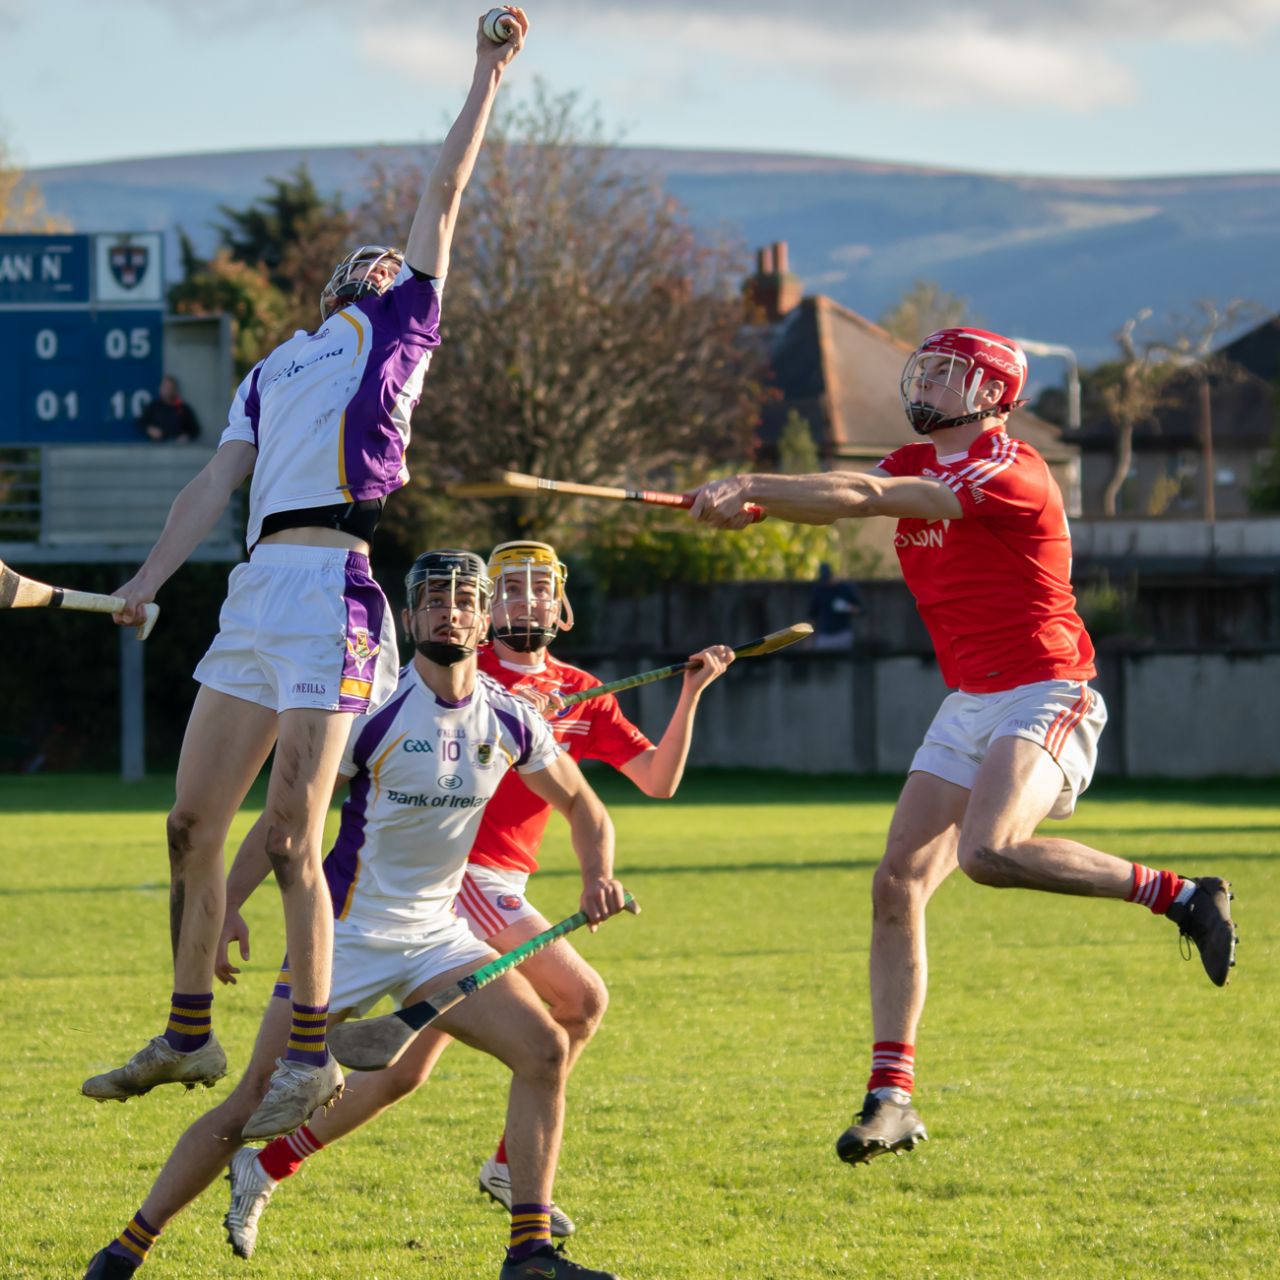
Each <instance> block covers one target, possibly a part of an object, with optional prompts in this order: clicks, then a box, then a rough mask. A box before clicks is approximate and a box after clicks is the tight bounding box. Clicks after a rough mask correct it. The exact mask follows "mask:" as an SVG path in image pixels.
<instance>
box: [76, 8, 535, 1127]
mask: <svg viewBox="0 0 1280 1280" xmlns="http://www.w3.org/2000/svg"><path fill="white" fill-rule="evenodd" d="M508 12H509V13H510V15H511V23H510V37H509V39H507V40H506V41H505V42H503V43H495V42H494V41H492V40H491V39H489V38H488V37H486V36H485V34H484V31H483V19H482V20H481V29H479V30H478V31H477V36H476V65H475V72H474V75H473V78H472V82H471V88H470V91H469V93H468V95H467V98H466V101H465V103H464V104H463V107H462V110H461V112H460V114H459V115H458V118H457V119H456V120H455V122H454V124H453V126H452V127H451V128H450V130H449V132H448V134H447V136H446V137H445V140H444V142H443V144H442V146H441V148H440V153H439V155H438V156H437V158H436V162H435V164H434V166H433V168H432V170H431V173H430V174H429V176H428V178H427V182H426V187H425V190H424V191H423V194H422V198H421V202H420V203H419V206H418V210H417V213H416V215H415V217H414V220H413V225H412V226H411V228H410V230H409V238H408V241H407V243H406V245H405V249H404V252H403V253H401V252H400V251H399V250H397V249H392V248H388V247H385V246H380V245H364V246H362V247H361V248H359V249H357V250H355V251H354V252H353V253H351V254H349V255H348V256H347V257H346V258H345V259H343V261H342V262H341V263H340V264H339V265H338V267H337V269H336V270H335V271H334V273H333V276H332V277H331V279H330V280H329V283H328V284H327V285H326V287H325V289H324V291H323V294H322V296H321V300H320V307H321V317H322V318H321V324H320V327H319V328H318V329H317V330H316V331H315V332H314V333H306V332H301V331H300V332H298V333H297V334H295V335H294V336H293V337H292V338H290V339H289V340H288V341H286V342H284V343H282V344H281V345H280V346H279V347H277V348H276V349H275V350H274V351H273V352H271V354H270V355H268V356H267V357H266V358H265V359H264V360H262V361H260V362H259V363H258V364H257V365H255V366H254V368H253V370H252V371H251V372H250V373H249V375H248V377H246V378H245V379H244V381H243V382H242V383H241V385H240V388H239V391H238V392H237V393H236V397H235V400H234V402H233V404H232V408H231V414H230V418H229V422H228V425H227V428H226V430H225V431H224V432H223V435H222V442H221V444H220V446H219V448H218V451H217V453H216V454H215V455H214V457H213V458H212V459H211V460H210V462H209V464H208V465H207V466H206V467H205V469H204V470H203V471H202V472H201V473H200V475H198V476H197V477H196V478H195V479H194V480H193V481H192V482H191V483H190V484H189V485H188V486H187V487H186V488H185V489H184V490H183V491H182V493H180V494H179V495H178V497H177V499H176V500H175V502H174V504H173V508H172V510H171V511H170V514H169V519H168V521H167V523H166V525H165V528H164V531H163V532H162V534H161V535H160V538H159V540H158V541H157V542H156V545H155V546H154V548H153V549H152V551H151V553H150V555H148V557H147V560H146V562H145V563H144V565H143V566H142V568H141V569H140V570H139V572H138V573H137V574H136V575H135V576H134V577H133V578H132V579H131V580H130V581H129V582H127V583H126V584H125V585H124V586H123V587H121V588H120V589H119V591H118V592H117V593H116V594H117V595H120V596H122V597H123V598H124V599H125V600H126V601H127V602H128V604H127V606H126V608H125V609H124V610H123V611H122V612H121V613H120V614H118V615H117V621H119V622H120V623H121V624H123V625H132V624H134V623H136V622H137V621H139V620H140V619H141V616H142V607H143V605H145V604H147V603H149V602H150V601H152V600H153V599H154V598H155V595H156V593H157V591H158V590H159V589H160V587H161V586H162V585H163V584H164V582H165V581H166V580H167V579H168V578H169V577H170V576H171V575H172V574H173V573H174V571H175V570H176V569H177V568H178V567H179V566H180V565H181V564H182V563H183V562H184V561H185V560H186V559H187V557H188V556H189V555H190V554H191V552H192V551H193V550H194V549H195V548H196V546H197V545H198V544H199V543H200V541H201V540H202V539H203V538H204V536H205V535H206V534H207V533H208V531H209V529H210V528H212V526H213V524H214V522H215V521H216V519H217V518H218V516H219V515H220V514H221V512H222V511H223V510H224V509H225V507H226V505H227V502H228V501H229V499H230V497H231V494H232V493H234V492H235V490H236V489H237V488H238V487H239V486H240V484H241V482H242V481H243V480H244V479H245V478H246V477H247V476H249V475H252V477H253V481H252V486H251V488H250V496H249V529H248V539H247V540H248V545H249V548H250V558H249V561H248V563H247V564H243V565H240V566H238V567H237V568H236V569H235V570H233V572H232V574H231V580H230V584H229V590H228V595H227V599H226V602H225V604H224V605H223V608H222V614H221V618H220V620H219V631H218V635H217V637H216V638H215V639H214V642H213V645H212V646H211V648H210V649H209V651H208V653H207V654H205V656H204V658H203V659H202V660H201V662H200V664H199V666H198V667H197V668H196V673H195V675H196V679H197V680H198V681H199V682H200V685H201V688H200V690H199V693H198V694H197V697H196V702H195V706H194V708H193V709H192V712H191V718H190V720H189V721H188V724H187V731H186V735H185V737H184V740H183V746H182V754H181V758H180V760H179V763H178V774H177V787H176V790H177V795H176V799H175V803H174V806H173V809H172V811H171V812H170V814H169V818H168V823H167V832H168V844H169V861H170V876H171V888H170V932H171V940H172V946H173V961H174V984H173V996H172V1003H171V1011H170V1016H169V1022H168V1026H167V1027H166V1029H165V1031H164V1033H163V1034H162V1035H159V1036H156V1037H155V1038H154V1039H153V1040H151V1041H150V1042H149V1043H148V1044H147V1045H146V1046H145V1047H144V1048H143V1049H141V1050H140V1051H139V1052H138V1053H136V1054H134V1056H133V1057H132V1058H131V1059H130V1060H129V1061H128V1063H126V1064H125V1065H124V1066H123V1067H118V1068H116V1069H115V1070H112V1071H108V1072H105V1073H104V1074H102V1075H97V1076H94V1077H92V1078H91V1079H89V1080H87V1081H85V1083H84V1085H83V1086H82V1091H83V1092H84V1093H85V1094H86V1095H87V1096H88V1097H91V1098H95V1099H98V1100H106V1099H112V1098H114V1099H119V1100H124V1099H126V1098H130V1097H135V1096H138V1095H140V1094H144V1093H147V1092H148V1091H149V1090H151V1089H153V1088H154V1087H156V1086H157V1085H161V1084H169V1083H175V1084H184V1085H187V1086H188V1087H191V1086H194V1085H196V1084H203V1085H206V1086H208V1085H211V1084H213V1082H214V1081H216V1080H218V1079H219V1078H220V1077H221V1076H222V1075H224V1074H225V1072H226V1057H225V1055H224V1053H223V1051H222V1048H221V1046H220V1045H219V1044H218V1041H217V1039H216V1037H215V1035H214V1033H213V1028H212V1018H211V1008H212V1001H213V995H212V989H213V965H214V958H215V953H216V950H217V942H218V933H219V930H220V929H221V927H222V919H223V903H224V893H225V888H224V880H223V865H222V848H223V843H224V841H225V839H226V834H227V830H228V828H229V826H230V823H231V820H232V818H233V817H234V815H235V813H236V811H237V810H238V809H239V807H240V805H241V803H242V801H243V800H244V797H245V795H246V793H247V791H248V789H249V786H250V785H251V783H252V782H253V780H254V778H255V777H256V776H257V774H258V773H259V771H260V770H261V768H262V766H263V764H264V763H265V762H266V759H267V756H268V754H269V753H270V751H271V749H272V747H273V746H274V747H275V752H276V755H275V763H274V766H273V768H272V771H271V779H270V783H269V787H268V792H267V802H266V812H267V821H268V824H269V825H268V832H267V840H266V847H267V854H268V856H269V858H270V861H271V866H272V869H273V870H274V872H275V876H276V879H277V881H278V882H279V885H280V890H281V895H282V897H283V900H284V913H285V927H286V932H287V936H288V947H289V954H290V958H291V961H292V965H293V970H292V1000H293V1013H294V1020H293V1025H292V1029H291V1034H290V1036H289V1040H288V1045H287V1049H286V1052H285V1055H284V1057H283V1058H282V1059H281V1062H280V1066H279V1069H278V1070H277V1072H276V1075H275V1077H274V1078H273V1080H272V1084H271V1087H270V1089H269V1090H268V1091H267V1093H266V1096H265V1097H264V1098H263V1100H262V1104H261V1106H260V1107H259V1108H258V1109H257V1111H255V1113H254V1114H253V1116H251V1117H250V1118H249V1119H248V1121H247V1123H246V1126H245V1136H246V1137H249V1138H266V1137H271V1136H273V1135H276V1134H281V1133H288V1132H290V1131H292V1130H293V1129H296V1128H297V1127H298V1126H299V1125H300V1124H302V1122H303V1121H304V1120H306V1118H307V1117H308V1116H309V1115H310V1114H311V1113H312V1112H313V1111H314V1110H315V1109H316V1108H317V1107H319V1106H321V1105H323V1104H324V1103H326V1102H328V1101H329V1100H330V1099H332V1098H333V1097H334V1096H335V1095H336V1094H337V1093H338V1092H339V1091H340V1090H341V1088H342V1073H341V1071H340V1070H339V1068H338V1065H337V1063H336V1062H335V1061H334V1060H333V1058H332V1056H331V1055H330V1054H329V1053H328V1050H327V1048H326V1044H325V1024H326V1018H327V1012H328V1007H329V983H330V973H329V969H330V963H331V953H332V947H333V921H332V915H331V913H330V909H329V902H328V897H327V894H326V890H325V883H324V877H323V875H322V873H321V870H320V845H321V840H322V838H323V826H324V818H325V812H326V808H327V806H328V801H329V797H330V795H331V793H332V791H333V783H334V778H335V776H336V771H337V768H338V761H339V759H340V758H341V754H342V749H343V744H344V743H345V741H346V739H347V734H348V731H349V729H350V726H351V723H352V721H353V720H354V718H355V717H356V716H357V715H360V714H363V713H366V712H368V711H370V710H371V709H376V708H377V707H378V706H380V705H381V704H382V703H383V702H385V701H386V699H387V698H388V697H390V695H391V693H392V691H393V689H394V688H395V680H396V668H397V666H398V661H397V656H396V643H395V632H394V627H393V625H392V621H391V617H390V610H389V609H388V607H387V602H386V599H385V597H384V596H383V594H382V591H381V589H380V588H379V587H378V585H377V583H376V582H375V581H374V579H373V577H372V576H371V574H370V571H369V562H368V553H369V543H370V540H371V538H372V536H373V532H374V529H375V527H376V525H377V522H378V518H379V516H380V514H381V511H382V507H383V504H384V503H385V501H386V498H387V496H388V495H389V494H390V493H392V492H393V491H394V490H396V489H398V488H400V487H401V486H402V485H404V484H405V483H406V482H407V480H408V476H409V473H408V470H407V467H406V464H405V451H406V448H407V446H408V443H409V420H410V416H411V414H412V412H413V409H414V407H415V406H416V405H417V403H418V400H419V398H420V397H421V394H422V386H423V379H424V378H425V376H426V373H427V368H428V365H429V362H430V360H431V355H432V352H433V351H434V350H435V348H436V347H437V346H438V345H439V343H440V330H439V325H440V297H441V290H442V286H443V282H444V277H445V274H446V272H447V270H448V266H449V249H450V244H451V242H452V238H453V230H454V225H455V223H456V220H457V216H458V210H459V206H460V202H461V197H462V192H463V190H464V188H465V187H466V185H467V182H468V180H469V179H470V177H471V174H472V171H473V169H474V167H475V163H476V159H477V157H478V155H479V151H480V147H481V144H482V142H483V138H484V132H485V127H486V124H487V122H488V119H489V114H490V111H491V110H492V107H493V104H494V101H495V98H496V96H497V93H498V89H499V86H500V85H501V82H502V78H503V75H504V72H505V70H506V68H507V66H508V65H509V64H510V62H511V60H512V59H513V58H514V57H516V55H517V54H518V53H519V52H520V51H521V49H522V48H523V47H524V41H525V36H526V35H527V32H528V25H529V24H528V21H527V19H526V18H525V15H524V12H523V10H521V9H518V8H512V7H508Z"/></svg>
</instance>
